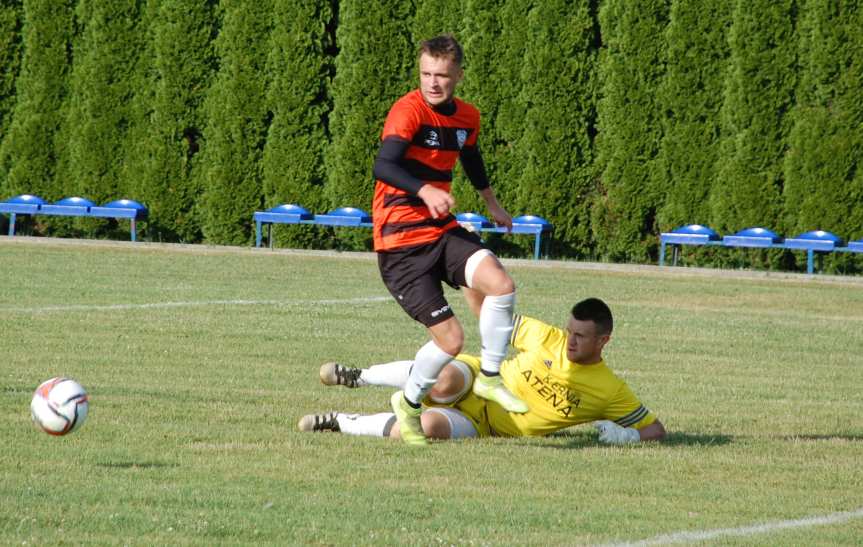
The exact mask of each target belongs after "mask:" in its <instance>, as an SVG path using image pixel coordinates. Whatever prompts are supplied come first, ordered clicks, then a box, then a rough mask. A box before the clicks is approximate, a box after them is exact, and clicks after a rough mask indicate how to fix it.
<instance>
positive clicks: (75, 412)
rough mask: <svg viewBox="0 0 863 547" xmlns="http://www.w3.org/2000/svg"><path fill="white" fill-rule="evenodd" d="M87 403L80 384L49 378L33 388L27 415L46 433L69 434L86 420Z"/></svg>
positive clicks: (65, 379)
mask: <svg viewBox="0 0 863 547" xmlns="http://www.w3.org/2000/svg"><path fill="white" fill-rule="evenodd" d="M88 407H89V402H88V398H87V392H86V391H85V390H84V388H83V387H81V384H79V383H78V382H76V381H75V380H70V379H69V378H51V379H50V380H47V381H45V382H42V384H41V385H40V386H39V387H38V388H36V393H34V394H33V400H32V401H30V414H31V415H32V416H33V422H34V423H35V424H36V425H37V426H39V429H41V430H42V431H44V432H45V433H48V434H49V435H65V434H67V433H72V432H73V431H75V430H76V429H78V428H79V427H81V424H83V423H84V420H86V419H87V409H88Z"/></svg>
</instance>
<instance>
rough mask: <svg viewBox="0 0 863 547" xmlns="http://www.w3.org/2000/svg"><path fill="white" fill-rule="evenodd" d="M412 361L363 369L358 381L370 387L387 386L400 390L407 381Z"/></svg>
mask: <svg viewBox="0 0 863 547" xmlns="http://www.w3.org/2000/svg"><path fill="white" fill-rule="evenodd" d="M412 364H413V361H393V362H392V363H382V364H380V365H372V366H370V367H369V368H364V369H363V370H362V372H360V379H361V380H362V381H363V382H365V384H367V385H370V386H388V387H395V388H398V389H402V388H404V387H405V384H406V383H407V381H408V375H409V374H410V371H411V365H412Z"/></svg>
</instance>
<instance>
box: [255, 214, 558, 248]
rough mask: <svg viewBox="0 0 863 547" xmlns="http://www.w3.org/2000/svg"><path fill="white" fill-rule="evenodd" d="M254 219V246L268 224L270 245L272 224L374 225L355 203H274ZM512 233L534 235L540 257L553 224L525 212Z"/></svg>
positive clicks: (482, 225) (485, 228)
mask: <svg viewBox="0 0 863 547" xmlns="http://www.w3.org/2000/svg"><path fill="white" fill-rule="evenodd" d="M253 218H254V220H255V247H260V246H261V244H262V243H263V236H264V234H263V227H264V225H266V226H267V241H269V246H270V248H272V247H273V237H272V226H273V224H313V225H318V226H342V227H355V228H356V227H362V228H371V227H372V219H371V217H370V216H369V215H368V214H367V213H365V212H364V211H363V210H361V209H356V208H353V207H341V208H339V209H336V210H334V211H331V212H329V213H327V214H325V215H313V214H312V213H310V212H309V211H308V210H306V209H304V208H303V207H300V206H299V205H293V204H286V205H279V206H278V207H273V208H272V209H269V210H267V211H256V212H255V214H254V216H253ZM456 220H458V222H459V223H460V224H462V225H464V226H469V227H470V228H471V229H473V230H474V231H478V232H496V233H501V234H505V233H508V232H507V230H506V228H501V227H499V226H495V225H494V224H492V223H491V222H489V220H488V219H486V218H485V217H483V216H482V215H478V214H476V213H460V214H458V215H456ZM512 221H513V224H512V232H509V233H512V234H527V235H533V236H534V245H533V258H534V259H535V260H538V259H539V255H540V249H541V246H542V236H543V234H550V233H551V232H552V230H553V226H552V225H551V224H550V223H549V222H548V221H547V220H545V219H543V218H541V217H538V216H533V215H523V216H520V217H515V218H513V219H512Z"/></svg>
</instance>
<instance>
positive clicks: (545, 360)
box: [542, 359, 551, 368]
mask: <svg viewBox="0 0 863 547" xmlns="http://www.w3.org/2000/svg"><path fill="white" fill-rule="evenodd" d="M542 362H543V363H545V366H546V367H548V368H551V359H543V360H542Z"/></svg>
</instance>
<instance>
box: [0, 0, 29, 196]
mask: <svg viewBox="0 0 863 547" xmlns="http://www.w3.org/2000/svg"><path fill="white" fill-rule="evenodd" d="M23 19H24V7H23V6H22V2H21V0H8V1H4V2H2V3H0V136H2V135H5V134H6V130H7V129H8V128H9V125H10V123H11V119H12V110H13V109H14V107H15V80H16V79H17V78H18V71H19V70H20V67H21V49H22V47H21V41H22V36H21V32H22V28H21V27H22V26H23ZM5 180H6V177H5V174H4V173H3V171H2V164H0V189H2V188H3V186H4V184H3V183H4V181H5Z"/></svg>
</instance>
